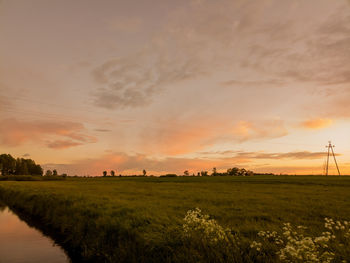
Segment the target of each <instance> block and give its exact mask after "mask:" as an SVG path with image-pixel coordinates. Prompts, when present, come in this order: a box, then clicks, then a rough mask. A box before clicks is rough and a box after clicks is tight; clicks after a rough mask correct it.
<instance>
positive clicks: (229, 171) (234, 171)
mask: <svg viewBox="0 0 350 263" xmlns="http://www.w3.org/2000/svg"><path fill="white" fill-rule="evenodd" d="M238 174H239V168H237V167H233V168H229V169H227V175H231V176H236V175H238Z"/></svg>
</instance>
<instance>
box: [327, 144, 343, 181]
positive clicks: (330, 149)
mask: <svg viewBox="0 0 350 263" xmlns="http://www.w3.org/2000/svg"><path fill="white" fill-rule="evenodd" d="M334 147H335V146H334V145H332V142H331V141H329V142H328V145H327V146H326V148H328V153H327V164H326V176H327V175H328V167H329V156H330V154H332V155H333V158H334V162H335V166H336V167H337V170H338V175H339V176H340V171H339V167H338V163H337V160H336V159H335V154H334V149H333V148H334ZM330 151H332V153H330Z"/></svg>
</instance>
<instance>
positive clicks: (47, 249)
mask: <svg viewBox="0 0 350 263" xmlns="http://www.w3.org/2000/svg"><path fill="white" fill-rule="evenodd" d="M47 262H50V263H63V262H64V263H68V262H70V260H69V258H68V256H67V255H66V254H65V252H64V251H63V249H62V248H61V247H59V246H58V245H55V243H54V242H53V240H51V239H50V238H48V237H46V236H44V235H43V234H42V233H40V232H39V231H38V230H36V229H35V228H32V227H30V226H28V225H27V224H26V223H25V222H24V221H22V220H21V219H19V217H18V216H17V215H16V214H14V213H13V212H12V211H11V210H10V209H9V208H8V207H3V206H1V204H0V263H47Z"/></svg>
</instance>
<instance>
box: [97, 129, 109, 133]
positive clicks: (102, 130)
mask: <svg viewBox="0 0 350 263" xmlns="http://www.w3.org/2000/svg"><path fill="white" fill-rule="evenodd" d="M94 131H97V132H111V131H112V130H108V129H95V130H94Z"/></svg>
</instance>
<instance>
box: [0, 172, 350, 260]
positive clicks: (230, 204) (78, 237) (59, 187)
mask: <svg viewBox="0 0 350 263" xmlns="http://www.w3.org/2000/svg"><path fill="white" fill-rule="evenodd" d="M0 200H2V201H3V202H4V203H6V204H7V205H8V206H10V207H11V208H12V209H14V210H15V211H16V212H18V213H20V214H22V215H25V216H26V217H29V218H30V220H35V221H36V222H40V224H37V227H39V228H40V229H41V230H42V231H44V232H46V233H49V234H50V235H51V236H53V237H54V239H55V240H56V241H57V242H58V243H59V244H61V245H62V246H63V247H64V248H65V249H66V250H67V251H68V253H69V255H70V256H71V258H72V260H73V261H79V262H83V261H85V262H230V261H232V262H278V261H279V259H278V257H277V256H276V255H274V254H273V253H270V254H269V253H263V254H261V253H260V254H259V253H257V252H256V251H255V250H253V249H252V248H251V246H250V244H251V243H252V242H253V241H254V240H256V239H257V234H258V232H259V231H261V230H270V231H281V230H282V227H283V223H286V222H290V223H291V224H292V225H295V226H298V225H302V226H305V227H307V228H308V232H309V233H310V234H315V235H317V234H319V233H321V232H322V231H324V230H323V229H324V222H325V221H324V220H325V218H326V217H327V218H332V219H334V220H350V206H349V204H350V177H335V176H328V177H321V176H251V177H230V176H225V177H173V178H165V177H163V178H156V177H153V178H152V177H132V178H128V177H121V178H119V177H113V178H112V177H106V178H67V179H66V180H61V181H0ZM195 208H200V209H201V211H202V213H203V214H206V215H209V217H210V218H212V219H215V220H216V222H217V224H219V225H220V226H222V227H223V228H229V229H230V232H231V233H232V234H233V235H235V236H237V237H239V240H240V241H239V242H238V243H239V244H238V247H239V248H238V249H232V250H230V251H228V250H227V247H225V244H224V242H219V243H218V244H216V245H214V246H210V244H207V243H203V240H189V239H186V238H184V235H183V224H184V217H185V216H186V213H187V212H188V211H189V210H193V209H195ZM344 253H348V252H344Z"/></svg>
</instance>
